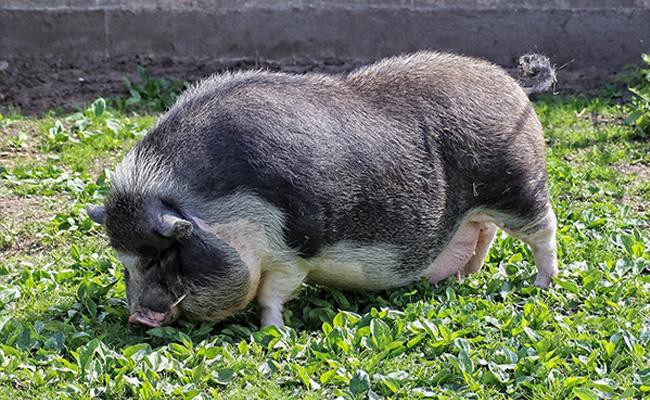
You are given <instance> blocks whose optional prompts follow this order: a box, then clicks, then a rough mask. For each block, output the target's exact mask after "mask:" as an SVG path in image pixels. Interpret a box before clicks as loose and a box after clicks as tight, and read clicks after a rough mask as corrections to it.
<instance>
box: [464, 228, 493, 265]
mask: <svg viewBox="0 0 650 400" xmlns="http://www.w3.org/2000/svg"><path fill="white" fill-rule="evenodd" d="M478 229H479V233H478V239H477V241H476V248H475V250H474V255H473V256H472V257H471V258H470V259H469V261H468V262H467V264H465V266H464V267H463V269H462V271H460V272H461V273H462V275H469V274H473V273H475V272H478V271H479V270H480V269H481V267H482V266H483V261H485V257H487V254H488V252H489V251H490V246H491V245H492V241H493V240H494V237H495V236H496V233H497V226H496V225H494V224H493V223H491V222H480V223H478Z"/></svg>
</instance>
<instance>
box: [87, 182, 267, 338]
mask: <svg viewBox="0 0 650 400" xmlns="http://www.w3.org/2000/svg"><path fill="white" fill-rule="evenodd" d="M88 214H89V216H90V217H91V219H92V220H94V221H95V222H97V223H100V224H102V225H104V227H105V228H106V232H107V234H108V236H109V239H110V242H111V246H112V247H113V248H114V249H115V250H116V252H117V255H118V258H119V259H120V261H121V262H122V263H123V265H124V267H125V272H124V277H125V281H126V295H127V302H128V305H129V310H130V314H131V315H130V317H129V322H131V323H133V324H137V325H144V326H148V327H157V326H160V325H165V324H170V323H172V322H174V321H176V319H178V318H179V317H180V316H181V315H183V316H185V317H187V318H188V319H194V320H211V321H218V320H221V319H224V318H226V317H228V316H229V315H232V314H234V313H235V312H237V311H239V310H241V309H242V308H244V307H245V306H246V304H248V303H249V302H250V300H251V299H252V297H253V296H254V292H255V290H256V288H254V287H252V286H253V285H256V280H251V276H250V273H249V270H248V267H247V266H246V265H245V264H244V262H243V261H242V260H241V258H240V255H239V253H238V252H237V250H236V249H234V248H233V247H231V246H230V245H229V244H228V243H227V242H226V241H224V240H222V239H220V238H219V237H218V236H217V235H215V234H213V233H211V232H210V231H209V229H208V228H209V227H208V226H207V225H206V224H205V223H203V222H202V221H201V220H200V219H198V218H195V217H192V216H190V215H187V214H185V213H182V212H181V211H179V210H178V209H176V208H175V207H174V206H173V205H171V204H169V203H165V202H163V201H161V200H160V199H158V198H154V197H150V196H147V195H139V194H138V195H134V194H132V193H130V194H120V193H112V194H111V196H110V197H109V198H108V199H107V201H106V204H105V206H91V207H89V208H88Z"/></svg>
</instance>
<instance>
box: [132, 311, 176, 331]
mask: <svg viewBox="0 0 650 400" xmlns="http://www.w3.org/2000/svg"><path fill="white" fill-rule="evenodd" d="M166 319H167V313H160V312H156V311H152V310H146V309H145V310H140V311H136V312H134V313H133V314H131V316H130V317H129V323H131V324H133V325H141V326H145V327H147V328H157V327H159V326H161V325H163V324H164V323H165V320H166Z"/></svg>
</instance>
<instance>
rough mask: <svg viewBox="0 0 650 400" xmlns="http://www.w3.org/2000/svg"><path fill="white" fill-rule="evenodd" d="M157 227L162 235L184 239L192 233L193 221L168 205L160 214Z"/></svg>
mask: <svg viewBox="0 0 650 400" xmlns="http://www.w3.org/2000/svg"><path fill="white" fill-rule="evenodd" d="M155 228H156V231H157V232H158V233H160V234H161V235H163V236H166V237H168V238H172V239H184V238H186V237H188V236H190V234H191V233H192V223H191V222H190V221H188V220H186V219H183V218H181V217H180V216H179V215H178V213H176V212H175V211H174V210H172V209H171V208H168V207H163V208H162V211H161V213H160V214H158V218H157V221H156V225H155Z"/></svg>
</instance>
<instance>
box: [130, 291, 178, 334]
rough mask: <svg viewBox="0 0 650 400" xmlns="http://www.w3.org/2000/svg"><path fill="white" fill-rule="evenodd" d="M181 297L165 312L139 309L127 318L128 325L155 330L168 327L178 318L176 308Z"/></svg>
mask: <svg viewBox="0 0 650 400" xmlns="http://www.w3.org/2000/svg"><path fill="white" fill-rule="evenodd" d="M184 297H185V296H183V297H181V299H179V300H178V301H177V302H176V303H175V304H174V305H172V307H171V308H170V310H169V311H167V312H157V311H153V310H150V309H148V308H141V309H139V310H138V311H135V312H134V313H133V314H131V316H129V323H131V324H133V325H140V326H145V327H147V328H157V327H159V326H162V325H169V324H171V323H173V322H175V321H176V320H177V319H178V317H179V316H180V311H179V309H178V308H177V307H176V306H177V305H178V303H179V302H180V300H182V299H183V298H184Z"/></svg>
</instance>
